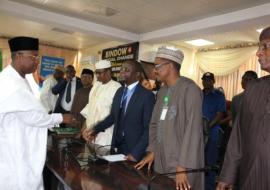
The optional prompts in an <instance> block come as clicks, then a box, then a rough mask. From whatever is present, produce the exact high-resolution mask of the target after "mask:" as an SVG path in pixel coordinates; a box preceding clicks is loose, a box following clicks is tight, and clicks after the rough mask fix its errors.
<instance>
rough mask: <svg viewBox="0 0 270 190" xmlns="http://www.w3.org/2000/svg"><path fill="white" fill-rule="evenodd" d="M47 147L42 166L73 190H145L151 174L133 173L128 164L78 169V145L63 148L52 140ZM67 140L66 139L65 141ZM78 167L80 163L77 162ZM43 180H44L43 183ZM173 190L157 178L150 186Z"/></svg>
mask: <svg viewBox="0 0 270 190" xmlns="http://www.w3.org/2000/svg"><path fill="white" fill-rule="evenodd" d="M51 138H52V141H50V143H48V152H47V161H46V166H47V167H48V168H49V170H50V171H51V172H52V173H53V174H54V175H55V176H56V177H57V179H58V180H59V181H61V182H62V183H63V184H65V186H68V187H69V188H70V189H73V190H146V189H147V185H148V182H149V180H150V179H151V177H152V176H153V175H155V174H154V173H152V172H148V171H147V170H146V169H144V170H136V169H134V163H132V162H127V161H124V162H114V163H109V164H105V165H95V164H93V163H88V162H84V163H85V165H87V167H86V168H84V169H83V167H81V166H80V164H79V162H78V159H76V156H78V155H79V154H80V153H83V152H84V151H85V146H84V145H82V144H78V143H74V142H73V143H72V142H71V140H68V141H69V143H68V145H66V144H65V143H66V142H65V141H66V140H63V138H59V136H52V137H51ZM67 139H68V138H67ZM83 161H84V160H83ZM81 163H82V162H81ZM45 180H46V179H45ZM154 189H155V190H170V189H172V190H173V189H175V182H174V181H173V180H172V179H170V178H167V177H164V176H158V177H156V178H155V180H153V181H152V182H151V190H154Z"/></svg>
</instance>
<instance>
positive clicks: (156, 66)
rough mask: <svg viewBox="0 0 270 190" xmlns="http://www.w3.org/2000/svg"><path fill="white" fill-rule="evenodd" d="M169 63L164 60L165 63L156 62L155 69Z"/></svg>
mask: <svg viewBox="0 0 270 190" xmlns="http://www.w3.org/2000/svg"><path fill="white" fill-rule="evenodd" d="M167 64H169V62H164V63H160V64H155V69H156V70H159V69H160V68H161V67H162V66H163V65H167Z"/></svg>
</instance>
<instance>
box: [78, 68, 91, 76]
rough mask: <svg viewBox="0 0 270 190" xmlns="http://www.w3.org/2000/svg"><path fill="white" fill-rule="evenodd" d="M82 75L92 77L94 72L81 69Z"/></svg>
mask: <svg viewBox="0 0 270 190" xmlns="http://www.w3.org/2000/svg"><path fill="white" fill-rule="evenodd" d="M83 74H87V75H92V76H94V72H93V71H92V70H90V69H83V70H82V74H81V75H83Z"/></svg>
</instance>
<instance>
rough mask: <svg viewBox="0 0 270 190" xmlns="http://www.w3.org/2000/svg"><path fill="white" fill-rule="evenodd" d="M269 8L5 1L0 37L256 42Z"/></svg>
mask: <svg viewBox="0 0 270 190" xmlns="http://www.w3.org/2000/svg"><path fill="white" fill-rule="evenodd" d="M269 8H270V1H269V0H256V1H254V0H227V1H216V0H189V1H185V0H166V1H165V0H132V1H131V0H130V1H127V0H76V1H74V0H0V24H1V26H5V27H1V31H0V35H2V36H8V37H12V36H16V35H31V36H36V37H39V38H40V39H41V40H42V41H44V42H46V43H48V44H53V45H58V46H64V47H68V48H74V49H83V48H87V47H90V46H94V45H98V44H101V43H105V42H108V41H112V40H118V41H123V43H125V42H129V41H143V42H148V43H159V42H170V43H172V44H175V45H181V46H187V47H191V48H193V46H191V45H186V44H185V43H183V41H185V40H192V39H195V38H204V39H206V40H210V41H213V42H215V45H226V44H235V43H243V42H256V41H257V39H258V33H257V32H256V30H255V29H258V28H261V27H264V26H266V24H267V23H269V22H270V12H269V11H268V10H269ZM268 12H269V13H268Z"/></svg>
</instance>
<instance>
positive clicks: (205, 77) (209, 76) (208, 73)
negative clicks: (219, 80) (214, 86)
mask: <svg viewBox="0 0 270 190" xmlns="http://www.w3.org/2000/svg"><path fill="white" fill-rule="evenodd" d="M204 79H212V80H215V76H214V74H213V73H210V72H206V73H204V74H203V76H202V80H204Z"/></svg>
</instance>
